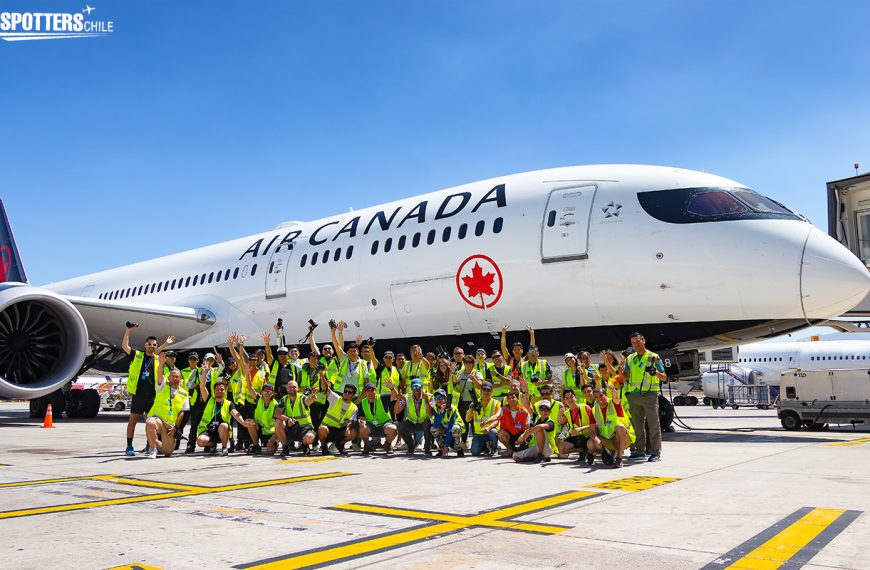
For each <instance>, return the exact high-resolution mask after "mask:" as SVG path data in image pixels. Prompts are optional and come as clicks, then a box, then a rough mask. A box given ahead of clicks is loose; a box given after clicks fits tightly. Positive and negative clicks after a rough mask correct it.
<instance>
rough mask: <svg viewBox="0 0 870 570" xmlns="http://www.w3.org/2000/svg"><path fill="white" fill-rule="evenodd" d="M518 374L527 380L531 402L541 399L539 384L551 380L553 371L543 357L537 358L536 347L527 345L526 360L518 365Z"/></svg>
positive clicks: (548, 382) (547, 382)
mask: <svg viewBox="0 0 870 570" xmlns="http://www.w3.org/2000/svg"><path fill="white" fill-rule="evenodd" d="M520 376H521V377H522V378H524V379H525V380H526V382H528V386H529V396H530V397H531V400H532V402H537V401H538V400H540V399H541V386H542V385H544V384H550V383H551V382H552V381H553V371H552V370H550V365H549V364H547V361H546V360H544V359H543V358H538V347H537V346H535V345H534V344H532V345H529V352H528V357H527V358H526V361H525V362H523V365H522V366H521V367H520Z"/></svg>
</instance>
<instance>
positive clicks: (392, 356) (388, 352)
mask: <svg viewBox="0 0 870 570" xmlns="http://www.w3.org/2000/svg"><path fill="white" fill-rule="evenodd" d="M388 356H389V357H391V358H395V357H396V355H395V354H393V351H392V350H388V351H386V352H385V353H384V358H386V357H388Z"/></svg>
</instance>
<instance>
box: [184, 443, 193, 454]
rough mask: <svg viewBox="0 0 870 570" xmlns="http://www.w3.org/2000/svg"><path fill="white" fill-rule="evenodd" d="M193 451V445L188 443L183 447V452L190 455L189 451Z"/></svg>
mask: <svg viewBox="0 0 870 570" xmlns="http://www.w3.org/2000/svg"><path fill="white" fill-rule="evenodd" d="M195 451H196V448H195V447H193V446H191V445H188V446H187V448H185V450H184V454H185V455H190V454H191V453H194V452H195Z"/></svg>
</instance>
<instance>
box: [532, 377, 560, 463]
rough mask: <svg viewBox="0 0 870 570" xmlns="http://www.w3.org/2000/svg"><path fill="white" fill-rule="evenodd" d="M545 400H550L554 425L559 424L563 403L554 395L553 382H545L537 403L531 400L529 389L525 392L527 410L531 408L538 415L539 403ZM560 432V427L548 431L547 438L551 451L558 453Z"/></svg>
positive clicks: (551, 417)
mask: <svg viewBox="0 0 870 570" xmlns="http://www.w3.org/2000/svg"><path fill="white" fill-rule="evenodd" d="M543 400H547V401H548V402H550V419H551V420H553V425H556V426H558V425H559V416H560V415H562V403H561V402H559V401H558V400H556V399H555V398H554V397H553V385H552V384H544V385H543V386H541V399H540V400H539V401H537V402H535V403H532V402H531V401H530V398H529V394H528V391H527V392H526V393H524V394H523V406H525V407H526V409H527V410H531V411H532V412H533V414H537V415H538V416H540V415H541V414H540V410H539V409H538V408H539V404H540V402H541V401H543ZM558 434H559V430H558V429H554V430H553V431H551V432H547V439H548V441H549V445H550V452H551V453H558V446H557V445H556V436H557V435H558ZM562 459H564V458H562Z"/></svg>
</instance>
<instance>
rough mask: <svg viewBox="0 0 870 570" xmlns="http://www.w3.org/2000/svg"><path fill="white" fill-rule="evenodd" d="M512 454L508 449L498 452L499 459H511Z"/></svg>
mask: <svg viewBox="0 0 870 570" xmlns="http://www.w3.org/2000/svg"><path fill="white" fill-rule="evenodd" d="M513 454H514V452H513V451H511V450H510V449H504V450H502V451H499V452H498V456H499V457H512V456H513Z"/></svg>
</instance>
